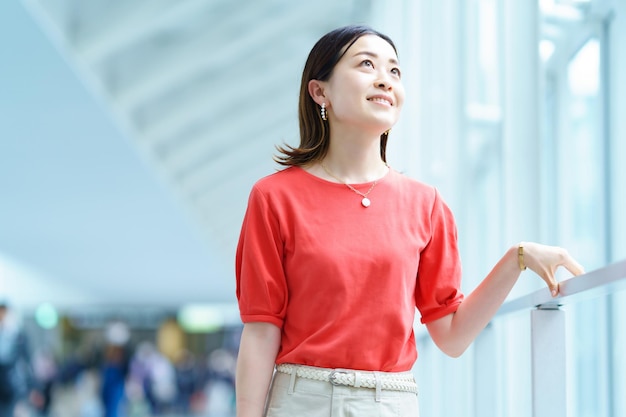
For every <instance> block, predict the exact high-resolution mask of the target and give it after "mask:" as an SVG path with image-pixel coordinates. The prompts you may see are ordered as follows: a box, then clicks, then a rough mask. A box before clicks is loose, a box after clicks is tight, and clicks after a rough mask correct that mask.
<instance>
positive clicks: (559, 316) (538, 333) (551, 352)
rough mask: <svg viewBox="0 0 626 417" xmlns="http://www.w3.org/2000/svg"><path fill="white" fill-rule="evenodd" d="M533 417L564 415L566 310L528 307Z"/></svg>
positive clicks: (565, 413) (565, 414) (565, 404)
mask: <svg viewBox="0 0 626 417" xmlns="http://www.w3.org/2000/svg"><path fill="white" fill-rule="evenodd" d="M531 343H532V353H531V357H532V392H533V397H532V398H533V407H532V408H533V417H566V416H567V389H566V388H567V386H566V382H567V378H566V358H565V354H566V347H565V313H564V312H563V311H562V310H558V309H545V310H542V309H538V310H533V311H531Z"/></svg>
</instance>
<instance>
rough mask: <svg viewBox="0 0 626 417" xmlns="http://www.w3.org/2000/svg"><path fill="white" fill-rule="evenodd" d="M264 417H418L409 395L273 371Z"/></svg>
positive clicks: (416, 409)
mask: <svg viewBox="0 0 626 417" xmlns="http://www.w3.org/2000/svg"><path fill="white" fill-rule="evenodd" d="M377 391H378V392H377ZM265 416H266V417H296V416H297V417H419V409H418V401H417V394H416V393H413V392H404V391H392V390H384V389H383V390H376V389H372V388H364V387H360V388H354V387H350V386H343V385H333V384H331V383H330V382H327V381H317V380H314V379H308V378H302V377H300V376H297V375H296V373H293V374H292V375H289V374H286V373H282V372H276V373H275V374H274V379H273V380H272V386H271V388H270V392H269V395H268V400H267V405H266V411H265Z"/></svg>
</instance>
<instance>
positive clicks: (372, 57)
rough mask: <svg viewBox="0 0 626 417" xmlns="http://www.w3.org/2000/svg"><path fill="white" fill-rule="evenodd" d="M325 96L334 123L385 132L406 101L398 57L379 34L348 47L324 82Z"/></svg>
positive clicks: (395, 120) (394, 120) (360, 39)
mask: <svg viewBox="0 0 626 417" xmlns="http://www.w3.org/2000/svg"><path fill="white" fill-rule="evenodd" d="M324 98H325V102H326V106H327V109H328V114H329V120H330V122H331V123H333V124H342V125H347V126H349V125H354V126H357V127H360V128H368V129H373V130H376V132H377V134H382V133H383V132H384V131H386V130H387V129H389V128H391V126H393V125H394V124H395V123H396V122H397V121H398V118H399V117H400V110H401V108H402V104H403V103H404V87H403V85H402V82H401V74H400V67H399V65H398V58H397V56H396V53H395V51H394V49H393V47H392V46H391V45H390V44H389V43H388V42H387V41H385V40H384V39H382V38H380V37H378V36H376V35H364V36H361V37H360V38H359V39H357V41H356V42H355V43H354V44H352V46H350V48H348V50H347V51H346V53H345V54H344V55H343V57H342V58H341V59H340V60H339V62H337V65H336V66H335V68H334V69H333V72H332V75H331V77H330V79H329V80H328V81H327V82H326V83H325V88H324Z"/></svg>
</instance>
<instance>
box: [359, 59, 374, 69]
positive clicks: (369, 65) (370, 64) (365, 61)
mask: <svg viewBox="0 0 626 417" xmlns="http://www.w3.org/2000/svg"><path fill="white" fill-rule="evenodd" d="M361 66H363V67H370V68H374V64H373V63H372V61H370V60H369V59H366V60H363V61H361Z"/></svg>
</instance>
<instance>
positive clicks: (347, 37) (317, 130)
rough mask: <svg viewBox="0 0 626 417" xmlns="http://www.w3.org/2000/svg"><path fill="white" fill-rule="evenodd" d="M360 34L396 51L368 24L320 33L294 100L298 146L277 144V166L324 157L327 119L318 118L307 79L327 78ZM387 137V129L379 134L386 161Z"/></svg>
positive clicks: (302, 163) (305, 162)
mask: <svg viewBox="0 0 626 417" xmlns="http://www.w3.org/2000/svg"><path fill="white" fill-rule="evenodd" d="M364 35H376V36H378V37H380V38H382V39H384V40H385V41H387V42H388V43H389V44H390V45H391V46H392V47H393V50H394V51H395V52H396V53H397V50H396V46H395V45H394V43H393V41H392V40H391V39H390V38H389V37H388V36H386V35H383V34H382V33H380V32H377V31H375V30H374V29H372V28H370V27H368V26H359V25H351V26H344V27H341V28H339V29H335V30H333V31H331V32H329V33H327V34H326V35H324V36H322V37H321V38H320V40H318V41H317V43H316V44H315V45H314V46H313V49H311V52H309V57H308V58H307V60H306V64H305V65H304V70H303V71H302V81H301V83H300V99H299V103H298V120H299V124H300V145H299V146H298V147H292V146H290V145H284V146H277V149H278V151H279V152H280V153H281V155H277V156H275V157H274V159H275V161H276V162H278V163H279V164H280V165H284V166H293V165H297V166H302V165H306V164H308V163H310V162H314V161H319V160H321V159H323V158H324V156H326V153H327V152H328V147H329V143H330V127H329V125H328V121H325V120H322V117H321V115H320V111H319V108H318V107H319V106H318V105H317V103H315V101H313V98H312V97H311V96H310V95H309V87H308V86H309V81H311V80H319V81H328V79H329V78H330V76H331V75H332V72H333V69H334V68H335V65H337V62H339V60H340V59H341V58H342V57H343V55H344V54H345V53H346V51H347V50H348V49H349V48H350V47H351V46H352V45H353V44H354V43H355V42H356V41H357V40H358V39H359V38H360V37H362V36H364ZM387 139H388V132H385V133H383V134H382V135H381V136H380V157H381V158H382V160H383V161H385V162H387Z"/></svg>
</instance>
